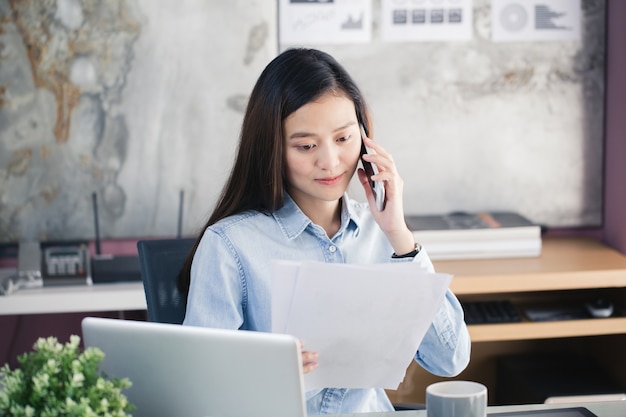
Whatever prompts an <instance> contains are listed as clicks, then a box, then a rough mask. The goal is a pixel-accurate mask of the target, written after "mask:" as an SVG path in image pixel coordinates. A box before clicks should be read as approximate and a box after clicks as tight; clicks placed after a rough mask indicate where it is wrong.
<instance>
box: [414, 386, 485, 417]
mask: <svg viewBox="0 0 626 417" xmlns="http://www.w3.org/2000/svg"><path fill="white" fill-rule="evenodd" d="M426 415H427V416H428V417H486V416H487V387H486V386H484V385H483V384H480V383H478V382H472V381H444V382H437V383H435V384H431V385H429V386H428V387H426Z"/></svg>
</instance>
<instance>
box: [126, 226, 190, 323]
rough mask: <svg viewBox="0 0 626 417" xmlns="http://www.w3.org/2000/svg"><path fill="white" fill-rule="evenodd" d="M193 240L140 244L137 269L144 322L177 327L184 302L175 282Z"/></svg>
mask: <svg viewBox="0 0 626 417" xmlns="http://www.w3.org/2000/svg"><path fill="white" fill-rule="evenodd" d="M194 242H195V239H191V238H188V239H187V238H186V239H160V240H140V241H138V242H137V250H138V252H139V269H140V270H141V279H142V281H143V288H144V291H145V293H146V304H147V306H148V320H150V321H154V322H159V323H173V324H181V323H182V322H183V320H184V318H185V308H186V304H187V303H186V298H185V297H183V295H182V294H181V293H180V292H179V291H178V287H177V285H176V278H177V277H178V273H179V272H180V270H181V268H182V266H183V263H184V262H185V259H186V258H187V255H189V253H190V252H191V249H192V248H193V244H194Z"/></svg>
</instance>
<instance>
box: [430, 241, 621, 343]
mask: <svg viewBox="0 0 626 417" xmlns="http://www.w3.org/2000/svg"><path fill="white" fill-rule="evenodd" d="M435 269H436V270H437V272H447V273H451V274H452V275H454V278H453V280H452V284H451V286H450V288H451V289H452V291H453V292H454V293H455V294H456V295H457V297H458V298H459V299H461V300H463V299H490V298H491V299H498V298H500V299H502V298H506V299H510V300H512V301H513V302H514V303H515V304H517V305H520V306H525V305H526V306H527V305H529V304H536V303H540V304H541V303H543V304H544V305H545V304H548V303H550V302H551V301H554V300H559V301H563V300H564V299H565V300H567V299H569V300H572V302H573V301H577V302H584V299H583V298H584V297H585V296H587V297H589V296H593V295H594V294H596V293H600V292H593V291H589V292H588V293H584V292H582V291H578V292H572V290H594V289H604V290H608V293H609V294H610V295H612V297H611V298H614V299H617V300H618V301H619V300H624V297H621V298H620V297H615V295H616V294H618V293H619V292H624V289H625V288H626V256H624V255H622V254H621V253H619V252H617V251H615V250H613V249H610V248H608V247H607V246H605V245H603V244H601V243H600V242H598V241H595V240H593V239H584V238H549V239H544V241H543V249H542V253H541V256H539V257H536V258H512V259H489V260H487V259H483V260H469V261H439V262H435ZM566 291H570V293H569V294H566V293H565V292H566ZM606 292H607V291H605V293H606ZM616 307H617V309H618V310H623V309H624V307H625V306H624V303H623V302H622V304H618V305H616ZM469 330H470V334H471V336H472V341H473V342H487V341H503V340H529V339H541V338H554V337H573V336H595V335H605V334H623V333H626V317H624V316H622V317H614V318H609V319H602V320H598V319H590V320H571V321H560V322H541V323H539V322H529V321H524V322H522V323H513V324H488V325H474V326H469Z"/></svg>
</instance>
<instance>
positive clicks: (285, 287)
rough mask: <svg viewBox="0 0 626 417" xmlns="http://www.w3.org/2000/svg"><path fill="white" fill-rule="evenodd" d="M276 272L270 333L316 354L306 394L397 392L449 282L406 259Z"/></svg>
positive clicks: (277, 266) (315, 265) (278, 269)
mask: <svg viewBox="0 0 626 417" xmlns="http://www.w3.org/2000/svg"><path fill="white" fill-rule="evenodd" d="M274 272H275V275H274V278H273V282H272V325H273V326H274V327H273V331H276V332H279V333H287V334H291V335H294V336H295V337H297V338H299V339H300V340H302V341H303V343H304V348H305V349H306V350H313V351H316V352H318V353H319V367H318V368H317V369H316V370H315V371H313V372H311V373H308V374H306V375H305V376H304V381H305V386H306V389H307V390H310V389H316V388H324V387H339V388H370V387H379V388H388V389H396V388H397V387H398V385H399V384H400V382H402V380H403V378H404V374H405V372H406V368H407V367H408V365H409V364H410V362H411V360H412V359H413V357H414V355H415V352H416V351H417V348H418V346H419V344H420V342H421V341H422V339H423V337H424V334H425V333H426V331H427V330H428V328H429V326H430V324H431V322H432V320H433V318H434V316H435V314H436V313H437V311H438V310H439V306H440V305H441V302H442V300H443V297H444V295H445V292H446V290H447V288H448V286H449V284H450V281H451V279H452V276H450V275H447V274H431V273H427V272H424V271H423V270H422V269H421V268H420V267H419V266H418V265H416V264H413V263H408V262H407V263H389V264H375V265H346V264H327V263H322V262H303V263H302V264H300V266H299V268H294V264H288V265H285V264H282V265H281V263H280V262H277V263H276V264H275V269H274ZM274 329H276V330H274Z"/></svg>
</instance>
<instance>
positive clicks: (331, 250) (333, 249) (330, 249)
mask: <svg viewBox="0 0 626 417" xmlns="http://www.w3.org/2000/svg"><path fill="white" fill-rule="evenodd" d="M328 250H329V251H330V253H335V252H336V251H337V246H335V245H331V246H329V247H328Z"/></svg>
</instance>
